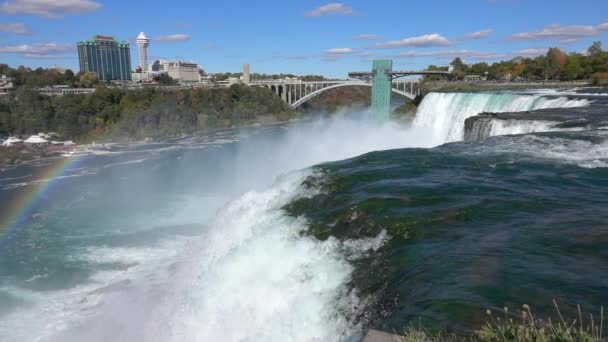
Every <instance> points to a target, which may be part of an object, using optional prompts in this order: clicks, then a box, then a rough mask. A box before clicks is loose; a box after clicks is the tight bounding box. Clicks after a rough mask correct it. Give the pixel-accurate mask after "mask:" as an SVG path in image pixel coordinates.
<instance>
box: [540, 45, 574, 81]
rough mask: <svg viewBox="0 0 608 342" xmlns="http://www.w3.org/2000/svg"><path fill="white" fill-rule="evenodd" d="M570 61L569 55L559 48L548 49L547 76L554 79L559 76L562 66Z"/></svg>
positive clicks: (545, 72) (545, 71)
mask: <svg viewBox="0 0 608 342" xmlns="http://www.w3.org/2000/svg"><path fill="white" fill-rule="evenodd" d="M567 61H568V56H567V55H566V54H565V53H564V52H563V51H562V50H560V49H558V48H550V49H549V51H547V55H546V60H545V70H544V74H545V78H547V79H552V78H557V79H559V76H560V74H561V71H562V68H563V67H564V65H566V62H567Z"/></svg>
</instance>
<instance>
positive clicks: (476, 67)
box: [469, 62, 490, 76]
mask: <svg viewBox="0 0 608 342" xmlns="http://www.w3.org/2000/svg"><path fill="white" fill-rule="evenodd" d="M489 68H490V67H489V66H488V63H486V62H480V63H475V64H473V65H471V67H470V68H469V72H470V73H471V74H473V75H480V76H482V75H485V74H486V72H488V69H489Z"/></svg>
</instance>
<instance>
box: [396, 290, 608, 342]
mask: <svg viewBox="0 0 608 342" xmlns="http://www.w3.org/2000/svg"><path fill="white" fill-rule="evenodd" d="M553 304H554V305H555V311H556V315H557V316H556V317H557V318H556V319H554V320H552V319H551V318H550V317H547V318H544V319H543V318H538V317H534V315H533V314H532V310H531V309H530V307H529V306H528V305H523V306H522V309H521V312H519V313H518V312H511V311H509V309H508V308H507V307H505V308H504V310H503V312H502V313H501V314H500V315H494V314H493V313H492V312H491V311H490V310H488V311H486V314H487V316H488V318H487V320H486V323H485V324H484V325H482V327H481V328H480V329H479V330H478V331H476V332H475V334H474V335H473V336H470V337H461V336H456V335H452V334H444V333H433V332H429V331H427V330H425V329H424V328H422V327H408V328H406V329H405V330H404V332H403V334H402V335H401V337H400V340H401V341H403V342H443V341H480V342H502V341H513V342H545V341H546V342H552V341H557V342H579V341H580V342H602V341H605V340H606V339H605V337H604V308H603V307H602V308H601V309H600V315H599V317H598V319H599V321H596V318H594V317H593V315H592V314H589V317H588V318H587V317H584V316H583V313H582V312H581V308H580V306H577V309H578V317H576V318H570V319H568V318H564V316H563V315H562V312H561V311H560V309H559V306H558V305H557V303H556V302H555V300H554V301H553Z"/></svg>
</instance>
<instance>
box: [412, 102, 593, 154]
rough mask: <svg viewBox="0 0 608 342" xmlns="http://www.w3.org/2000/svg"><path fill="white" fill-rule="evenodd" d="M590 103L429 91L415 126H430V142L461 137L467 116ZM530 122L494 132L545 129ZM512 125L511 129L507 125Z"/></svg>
mask: <svg viewBox="0 0 608 342" xmlns="http://www.w3.org/2000/svg"><path fill="white" fill-rule="evenodd" d="M589 103H590V101H589V100H586V99H569V98H567V97H557V98H555V97H554V98H550V97H546V96H543V95H536V94H535V95H529V94H518V93H511V92H501V93H430V94H428V95H427V96H426V97H425V98H424V100H423V101H422V103H421V104H420V107H419V108H418V111H417V113H416V118H415V119H414V122H413V126H414V128H415V129H428V130H430V132H431V133H430V135H431V136H430V137H428V139H429V140H430V141H431V144H432V145H439V144H443V143H447V142H452V141H460V140H463V139H464V122H465V120H466V119H467V118H469V117H471V116H474V115H477V114H480V113H483V112H491V113H501V112H522V111H527V110H534V109H543V108H570V107H582V106H586V105H588V104H589ZM535 125H536V123H534V122H531V126H529V127H525V128H523V127H521V125H520V124H514V125H512V126H508V125H503V126H502V127H501V128H500V129H499V128H497V129H496V130H495V132H494V134H517V133H531V132H536V131H541V130H543V129H546V125H544V124H539V125H538V126H537V127H536V128H535V127H534V126H535ZM510 128H511V129H510Z"/></svg>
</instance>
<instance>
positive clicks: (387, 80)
mask: <svg viewBox="0 0 608 342" xmlns="http://www.w3.org/2000/svg"><path fill="white" fill-rule="evenodd" d="M392 71H393V61H392V60H390V59H376V60H374V63H373V66H372V113H373V114H374V117H375V118H376V119H378V120H381V121H384V120H387V119H388V118H389V116H390V113H391V94H392V91H391V88H392V80H393V77H392V76H391V74H390V73H391V72H392Z"/></svg>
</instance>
